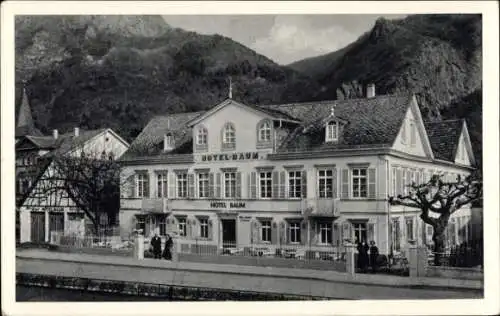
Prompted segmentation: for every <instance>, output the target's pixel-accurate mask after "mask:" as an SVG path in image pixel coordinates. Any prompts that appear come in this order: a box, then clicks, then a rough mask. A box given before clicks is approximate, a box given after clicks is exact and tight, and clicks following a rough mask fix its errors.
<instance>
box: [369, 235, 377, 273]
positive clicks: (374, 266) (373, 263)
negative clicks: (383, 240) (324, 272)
mask: <svg viewBox="0 0 500 316" xmlns="http://www.w3.org/2000/svg"><path fill="white" fill-rule="evenodd" d="M377 259H378V247H377V246H376V245H375V241H373V240H372V241H370V264H371V266H372V273H376V272H377Z"/></svg>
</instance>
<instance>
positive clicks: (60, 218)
mask: <svg viewBox="0 0 500 316" xmlns="http://www.w3.org/2000/svg"><path fill="white" fill-rule="evenodd" d="M52 232H58V233H61V234H62V233H64V213H49V238H50V239H51V242H54V241H53V240H52Z"/></svg>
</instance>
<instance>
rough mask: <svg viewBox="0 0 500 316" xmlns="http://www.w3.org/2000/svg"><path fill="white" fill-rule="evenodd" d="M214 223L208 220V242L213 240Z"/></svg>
mask: <svg viewBox="0 0 500 316" xmlns="http://www.w3.org/2000/svg"><path fill="white" fill-rule="evenodd" d="M213 225H214V224H213V221H212V220H211V219H209V220H208V240H212V239H213V236H212V234H213Z"/></svg>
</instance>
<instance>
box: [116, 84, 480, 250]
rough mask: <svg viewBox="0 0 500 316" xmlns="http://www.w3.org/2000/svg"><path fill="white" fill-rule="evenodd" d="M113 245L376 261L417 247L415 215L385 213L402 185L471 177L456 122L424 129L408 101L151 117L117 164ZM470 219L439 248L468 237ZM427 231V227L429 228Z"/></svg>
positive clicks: (222, 107) (395, 98)
mask: <svg viewBox="0 0 500 316" xmlns="http://www.w3.org/2000/svg"><path fill="white" fill-rule="evenodd" d="M120 161H121V162H122V164H123V171H122V178H123V179H124V181H125V185H124V189H123V191H122V199H121V209H120V216H119V219H120V226H121V233H122V235H123V236H128V235H129V234H130V233H131V232H132V231H133V230H134V229H143V231H144V233H145V236H146V237H148V236H150V235H151V234H153V233H155V232H156V233H159V234H160V235H164V234H166V233H170V232H175V233H178V235H179V236H180V238H181V239H182V242H183V243H190V242H192V243H193V244H194V243H198V242H201V241H203V243H204V244H208V245H213V246H214V248H215V247H217V248H220V247H222V246H223V245H225V244H228V245H229V244H231V245H236V246H238V247H239V246H241V247H244V246H247V245H265V246H266V247H269V248H278V247H285V246H286V245H294V246H297V247H301V246H302V247H305V248H310V249H311V248H314V249H317V250H321V249H325V248H331V247H338V246H340V245H341V244H342V243H343V242H344V241H346V240H350V241H353V240H355V239H366V240H367V241H370V240H374V241H375V242H376V243H377V245H378V247H379V249H380V253H382V254H387V253H388V252H389V251H390V249H391V248H392V249H393V250H395V251H398V250H402V249H404V247H405V245H407V244H408V243H418V244H426V243H428V242H429V240H430V237H431V235H432V231H431V230H430V229H429V227H426V225H425V224H424V223H423V222H422V221H421V220H420V218H419V212H418V210H416V209H411V208H408V207H403V206H390V205H389V203H388V196H391V195H397V194H402V193H403V192H404V191H405V190H406V187H405V185H407V184H409V183H411V182H412V181H414V182H416V183H422V182H425V181H427V180H428V179H430V177H431V176H432V175H433V174H443V175H444V177H445V179H448V180H450V181H452V180H454V179H456V177H457V176H458V175H461V176H465V175H468V174H470V173H471V171H472V170H473V166H474V163H475V162H474V155H473V152H472V148H471V143H470V139H469V134H468V131H467V126H466V124H465V121H462V120H455V121H444V122H439V123H425V122H424V121H423V120H422V116H421V113H420V110H419V106H418V104H417V100H416V98H415V96H414V95H412V94H401V95H380V96H377V95H375V87H374V86H373V85H369V86H368V89H367V96H366V97H365V98H359V99H351V100H336V101H318V102H308V103H296V104H278V105H262V106H255V105H247V104H242V103H241V102H237V101H235V100H233V99H231V98H229V99H226V100H224V101H223V102H221V103H220V104H217V105H215V106H214V107H212V108H210V109H209V110H207V111H204V112H195V113H180V114H171V115H166V116H157V117H154V118H153V119H152V120H151V121H150V122H149V123H148V124H147V126H146V127H145V128H144V130H143V131H142V132H141V133H140V134H139V136H138V137H137V138H136V139H135V140H134V141H133V142H132V144H131V145H130V148H129V149H128V150H127V152H125V154H124V155H123V156H122V157H121V159H120ZM471 215H472V213H471V209H470V208H469V207H464V208H462V209H460V210H459V211H457V212H456V213H455V214H454V215H453V219H452V223H453V225H451V224H450V227H451V228H450V229H449V233H448V240H449V243H450V244H456V243H459V242H460V241H461V240H466V239H468V238H469V239H470V238H471V229H470V222H471ZM430 228H432V227H430Z"/></svg>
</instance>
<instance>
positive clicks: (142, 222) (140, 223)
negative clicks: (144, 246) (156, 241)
mask: <svg viewBox="0 0 500 316" xmlns="http://www.w3.org/2000/svg"><path fill="white" fill-rule="evenodd" d="M135 229H142V233H143V234H144V233H145V232H146V218H145V217H144V216H138V217H137V223H136V225H135Z"/></svg>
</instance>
